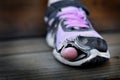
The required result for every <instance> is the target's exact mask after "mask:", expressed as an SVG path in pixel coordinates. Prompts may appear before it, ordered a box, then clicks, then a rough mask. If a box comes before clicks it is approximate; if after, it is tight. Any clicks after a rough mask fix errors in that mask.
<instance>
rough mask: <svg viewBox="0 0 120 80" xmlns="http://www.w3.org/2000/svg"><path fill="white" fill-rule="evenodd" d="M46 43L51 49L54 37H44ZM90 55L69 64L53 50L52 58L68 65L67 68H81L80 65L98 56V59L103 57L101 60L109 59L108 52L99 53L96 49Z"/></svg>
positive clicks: (49, 35)
mask: <svg viewBox="0 0 120 80" xmlns="http://www.w3.org/2000/svg"><path fill="white" fill-rule="evenodd" d="M46 41H47V43H48V45H49V46H50V47H52V48H54V36H52V35H51V34H47V36H46ZM90 53H91V55H90V56H89V57H87V58H84V59H82V60H79V61H75V62H71V61H68V60H66V59H65V58H63V57H62V56H61V55H60V53H58V52H57V51H56V49H54V50H53V55H54V57H55V58H56V59H57V60H58V61H60V62H61V63H63V64H66V65H69V66H81V65H82V64H84V63H86V62H88V61H90V60H91V59H93V58H95V57H97V56H99V57H103V58H106V59H109V58H110V54H109V50H108V51H107V52H99V51H98V50H96V49H92V50H91V51H90Z"/></svg>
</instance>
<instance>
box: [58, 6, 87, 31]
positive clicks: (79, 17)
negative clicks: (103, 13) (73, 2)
mask: <svg viewBox="0 0 120 80" xmlns="http://www.w3.org/2000/svg"><path fill="white" fill-rule="evenodd" d="M57 16H58V17H59V18H60V19H65V22H64V24H65V25H67V27H74V28H75V29H76V28H77V29H79V28H88V27H89V26H88V22H87V21H86V20H87V19H86V18H87V17H86V14H85V12H84V11H83V9H82V8H76V7H66V8H63V9H62V10H61V11H60V12H59V13H58V14H57Z"/></svg>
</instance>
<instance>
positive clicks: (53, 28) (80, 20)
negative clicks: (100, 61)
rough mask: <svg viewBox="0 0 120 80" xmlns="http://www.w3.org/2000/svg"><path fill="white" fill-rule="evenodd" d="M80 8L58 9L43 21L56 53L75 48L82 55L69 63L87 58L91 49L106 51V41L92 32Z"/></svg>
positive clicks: (84, 12)
mask: <svg viewBox="0 0 120 80" xmlns="http://www.w3.org/2000/svg"><path fill="white" fill-rule="evenodd" d="M80 6H81V5H80ZM80 6H73V5H70V6H64V7H62V8H58V9H57V11H56V10H55V11H53V12H52V13H51V15H49V16H48V17H47V19H46V20H45V21H46V22H47V23H48V25H49V27H48V34H51V35H52V37H53V39H54V45H55V48H56V50H57V52H58V53H60V52H61V50H62V49H64V48H66V47H75V48H76V49H77V51H78V52H79V53H83V54H84V55H79V56H78V57H77V58H76V59H74V60H71V61H77V60H80V59H83V58H85V57H89V56H90V51H91V50H93V49H96V50H98V51H99V52H107V51H108V46H107V43H106V41H105V40H104V39H103V38H102V36H100V35H99V34H98V33H97V32H96V31H95V30H94V28H93V26H92V24H91V22H90V20H89V18H88V13H87V11H86V9H84V7H80ZM48 9H49V8H48Z"/></svg>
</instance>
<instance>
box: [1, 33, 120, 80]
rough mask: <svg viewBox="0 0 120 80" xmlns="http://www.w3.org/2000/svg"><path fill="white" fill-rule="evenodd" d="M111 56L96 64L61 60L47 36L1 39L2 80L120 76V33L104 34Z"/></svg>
mask: <svg viewBox="0 0 120 80" xmlns="http://www.w3.org/2000/svg"><path fill="white" fill-rule="evenodd" d="M103 36H104V38H105V39H106V40H107V41H108V44H109V49H110V54H111V59H110V61H109V62H107V63H106V64H103V65H101V66H97V67H93V68H85V69H84V68H74V67H69V66H65V65H63V64H61V63H59V62H57V61H56V60H55V59H54V57H53V56H52V49H51V48H49V47H48V46H47V44H46V43H45V39H44V38H31V39H20V40H12V41H7V42H0V80H85V79H86V80H106V79H108V80H120V34H119V33H118V34H117V33H115V34H103Z"/></svg>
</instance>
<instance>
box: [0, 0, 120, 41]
mask: <svg viewBox="0 0 120 80" xmlns="http://www.w3.org/2000/svg"><path fill="white" fill-rule="evenodd" d="M81 1H82V2H83V3H84V4H85V5H86V6H87V8H88V10H89V11H90V13H91V14H90V18H91V20H92V21H93V24H94V26H95V28H96V29H97V31H99V32H110V33H112V32H119V31H120V27H119V26H120V16H119V15H120V9H119V8H120V0H81ZM46 6H47V0H0V39H10V38H17V37H35V36H45V34H46V25H45V23H44V20H43V17H44V12H45V9H46Z"/></svg>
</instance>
